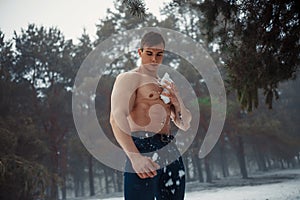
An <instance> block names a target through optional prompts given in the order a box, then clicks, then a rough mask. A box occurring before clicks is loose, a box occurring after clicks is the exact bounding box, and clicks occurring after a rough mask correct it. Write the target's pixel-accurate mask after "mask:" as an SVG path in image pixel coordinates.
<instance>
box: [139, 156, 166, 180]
mask: <svg viewBox="0 0 300 200" xmlns="http://www.w3.org/2000/svg"><path fill="white" fill-rule="evenodd" d="M144 159H145V160H144V163H143V164H142V165H141V166H140V167H138V169H135V171H136V172H137V175H138V176H139V177H140V178H142V179H144V178H153V177H154V176H156V175H157V172H156V170H157V169H159V168H160V166H159V165H158V164H157V163H155V162H154V161H152V160H151V159H150V158H147V157H144Z"/></svg>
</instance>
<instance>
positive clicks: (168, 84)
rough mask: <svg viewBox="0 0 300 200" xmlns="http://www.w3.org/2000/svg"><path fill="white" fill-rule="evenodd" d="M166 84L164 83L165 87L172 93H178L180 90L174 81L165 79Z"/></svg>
mask: <svg viewBox="0 0 300 200" xmlns="http://www.w3.org/2000/svg"><path fill="white" fill-rule="evenodd" d="M164 82H165V84H163V85H162V87H163V88H165V89H167V90H168V91H169V92H170V93H173V94H174V93H176V92H177V91H178V90H177V88H176V86H175V84H174V83H173V82H169V81H166V80H165V81H164Z"/></svg>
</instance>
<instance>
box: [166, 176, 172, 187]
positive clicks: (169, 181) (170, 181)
mask: <svg viewBox="0 0 300 200" xmlns="http://www.w3.org/2000/svg"><path fill="white" fill-rule="evenodd" d="M172 185H173V181H172V179H171V178H170V179H169V180H168V181H167V182H166V184H165V186H166V187H169V186H172Z"/></svg>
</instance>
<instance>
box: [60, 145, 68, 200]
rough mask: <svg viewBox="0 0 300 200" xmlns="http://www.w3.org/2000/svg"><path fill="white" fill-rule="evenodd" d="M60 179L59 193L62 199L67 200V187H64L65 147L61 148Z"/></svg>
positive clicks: (65, 171) (65, 172)
mask: <svg viewBox="0 0 300 200" xmlns="http://www.w3.org/2000/svg"><path fill="white" fill-rule="evenodd" d="M60 155H61V162H60V166H61V175H60V176H61V177H62V186H61V193H62V199H63V200H65V199H67V186H66V184H67V183H66V174H67V147H66V145H62V146H61V154H60Z"/></svg>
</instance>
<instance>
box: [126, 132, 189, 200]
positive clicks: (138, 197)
mask: <svg viewBox="0 0 300 200" xmlns="http://www.w3.org/2000/svg"><path fill="white" fill-rule="evenodd" d="M144 133H145V132H141V131H139V132H138V134H137V132H135V133H133V134H137V135H138V136H137V137H133V141H134V143H135V145H136V146H137V148H138V149H139V151H140V152H141V153H148V152H150V153H149V155H153V154H154V153H155V152H157V150H159V149H161V148H162V147H164V146H166V145H168V146H166V148H167V150H166V151H163V153H164V154H165V152H168V153H167V154H169V155H158V158H157V160H156V161H155V162H157V163H158V164H159V165H160V166H165V167H163V168H161V169H159V170H157V175H156V176H155V177H153V178H146V179H141V178H139V177H138V175H137V174H136V173H131V172H133V169H132V166H131V163H130V161H129V160H127V163H126V172H125V173H124V193H125V200H154V197H155V198H156V200H183V199H184V191H185V175H184V174H185V172H184V165H183V162H182V159H181V157H180V154H179V151H178V149H177V147H176V145H175V144H170V141H167V140H164V139H163V140H162V139H161V135H160V134H155V135H153V136H152V137H147V138H143V137H139V136H141V135H142V134H144ZM158 154H159V153H158ZM147 156H148V155H147ZM172 156H173V157H174V156H176V158H177V159H175V161H173V162H171V163H170V164H168V165H167V164H166V162H168V161H167V160H168V158H172ZM173 160H174V159H173Z"/></svg>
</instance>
